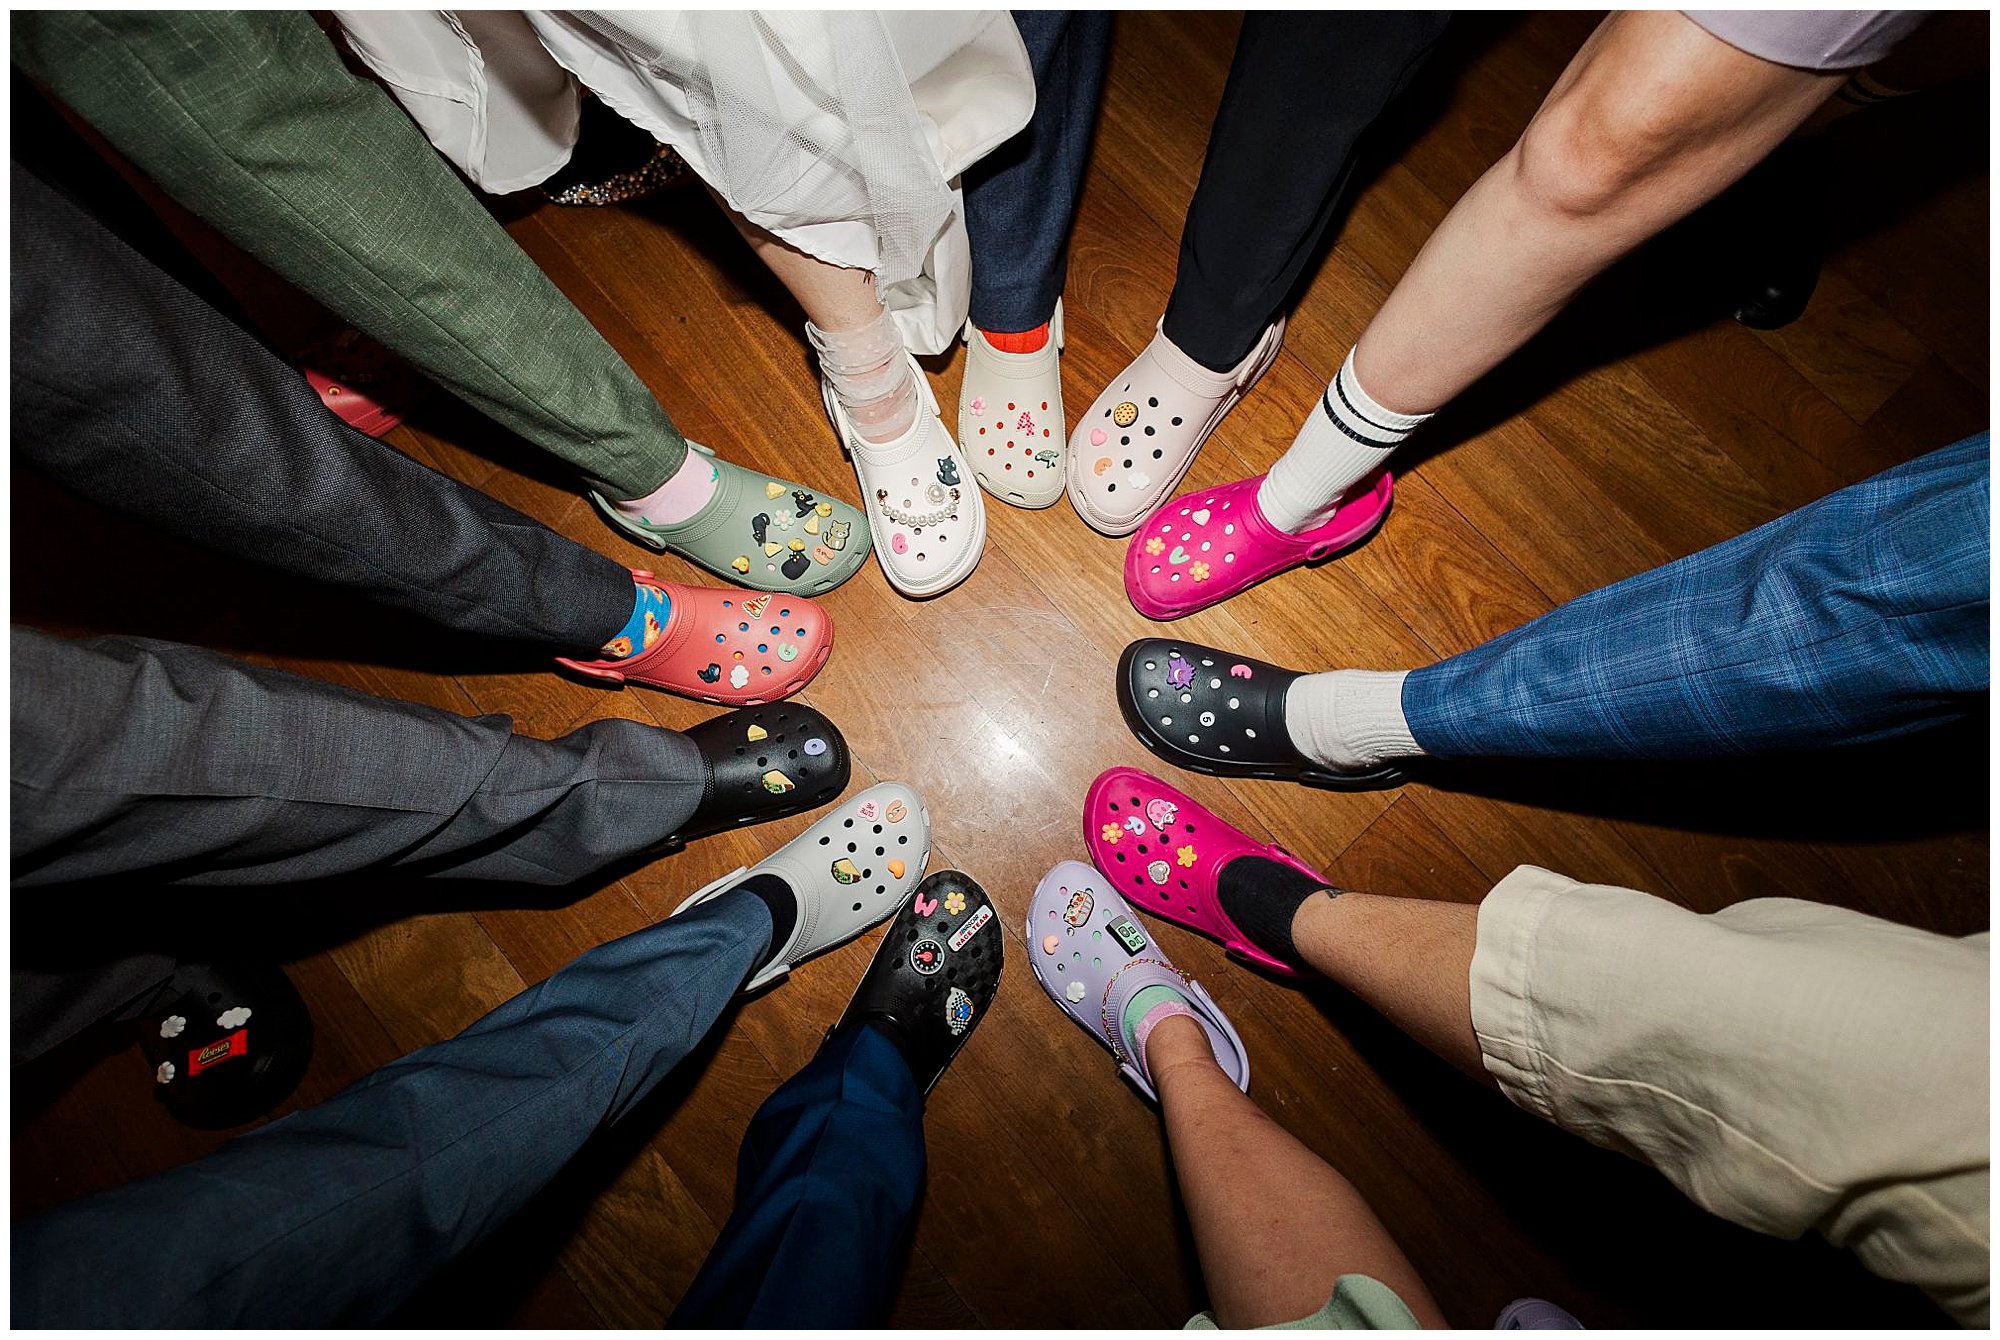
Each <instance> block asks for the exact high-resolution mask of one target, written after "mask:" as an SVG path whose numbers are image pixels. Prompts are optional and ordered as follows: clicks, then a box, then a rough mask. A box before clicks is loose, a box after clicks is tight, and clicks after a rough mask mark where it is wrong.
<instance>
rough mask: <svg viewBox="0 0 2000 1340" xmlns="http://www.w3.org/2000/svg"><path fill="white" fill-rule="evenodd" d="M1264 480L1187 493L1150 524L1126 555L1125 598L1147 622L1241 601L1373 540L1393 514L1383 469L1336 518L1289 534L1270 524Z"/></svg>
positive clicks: (1148, 520)
mask: <svg viewBox="0 0 2000 1340" xmlns="http://www.w3.org/2000/svg"><path fill="white" fill-rule="evenodd" d="M1263 482H1264V476H1262V475H1255V476H1253V477H1251V478H1249V479H1239V480H1237V481H1236V482H1235V483H1234V484H1224V485H1223V486H1222V487H1220V488H1215V489H1205V490H1201V491H1199V492H1195V493H1184V494H1182V495H1181V496H1180V497H1178V498H1175V499H1173V500H1172V501H1171V502H1169V503H1168V504H1167V505H1166V506H1164V507H1162V508H1161V509H1160V510H1159V511H1157V512H1155V513H1153V514H1152V515H1151V516H1150V517H1147V518H1146V524H1145V525H1143V526H1141V527H1140V528H1139V530H1138V532H1137V533H1136V534H1134V535H1133V536H1132V543H1131V545H1130V546H1129V547H1128V548H1127V549H1126V550H1125V594H1126V595H1127V596H1129V597H1130V598H1131V601H1132V608H1134V609H1136V610H1138V611H1139V613H1141V614H1143V615H1145V616H1146V617H1147V618H1149V619H1163V620H1164V619H1178V618H1180V617H1181V616H1182V615H1186V614H1193V613H1194V612H1195V611H1196V610H1201V609H1207V608H1208V607H1209V606H1210V605H1216V604H1220V603H1221V602H1223V601H1225V600H1227V599H1229V598H1230V597H1231V596H1234V595H1240V594H1241V593H1242V592H1244V591H1247V590H1249V589H1250V588H1251V587H1253V586H1255V585H1256V584H1257V583H1258V582H1261V581H1263V580H1264V579H1265V578H1266V577H1274V576H1276V575H1277V574H1278V573H1281V572H1284V571H1285V570H1287V569H1289V568H1295V567H1298V566H1299V565H1300V564H1302V563H1312V562H1316V561H1318V560H1319V559H1322V558H1325V557H1326V556H1327V555H1329V554H1333V553H1337V552H1338V551H1340V550H1342V549H1347V548H1350V547H1352V546H1354V545H1356V544H1359V543H1360V542H1361V541H1362V540H1364V539H1366V538H1368V535H1369V534H1370V532H1372V531H1373V530H1374V529H1375V527H1377V526H1379V525H1381V524H1382V518H1383V517H1384V516H1386V515H1388V512H1389V500H1390V498H1391V497H1392V496H1393V494H1394V492H1395V483H1394V481H1393V480H1392V479H1391V478H1390V475H1389V472H1388V471H1387V470H1384V471H1383V472H1382V473H1381V474H1379V475H1376V476H1375V477H1374V478H1373V479H1372V480H1364V481H1363V482H1362V483H1361V484H1359V485H1357V486H1356V487H1355V488H1354V490H1353V491H1351V492H1350V493H1349V494H1348V496H1347V497H1346V498H1345V499H1344V500H1343V501H1342V502H1341V504H1340V506H1339V508H1338V509H1337V510H1336V511H1335V512H1334V514H1333V519H1332V520H1330V521H1328V522H1327V523H1326V524H1325V525H1323V526H1315V527H1314V528H1313V529H1311V530H1309V531H1306V532H1304V533H1303V534H1300V535H1288V534H1286V533H1285V532H1284V531H1281V530H1279V529H1278V528H1277V527H1275V526H1273V525H1272V524H1271V523H1270V522H1268V521H1266V520H1265V519H1264V514H1263V512H1262V511H1260V510H1258V507H1257V486H1258V485H1259V484H1261V483H1263Z"/></svg>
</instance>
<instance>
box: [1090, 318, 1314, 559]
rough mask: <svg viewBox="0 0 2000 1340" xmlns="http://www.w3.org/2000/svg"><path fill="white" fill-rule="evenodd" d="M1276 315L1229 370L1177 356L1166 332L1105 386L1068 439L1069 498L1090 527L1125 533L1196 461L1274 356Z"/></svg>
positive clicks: (1279, 337)
mask: <svg viewBox="0 0 2000 1340" xmlns="http://www.w3.org/2000/svg"><path fill="white" fill-rule="evenodd" d="M1284 339H1285V318H1284V316H1283V315H1282V314H1281V315H1280V316H1279V317H1278V319H1277V321H1276V322H1274V323H1273V324H1272V325H1271V327H1270V329H1268V330H1266V331H1265V332H1264V334H1263V336H1262V337H1261V338H1259V339H1258V341H1257V347H1256V348H1254V349H1252V350H1251V351H1250V352H1249V353H1247V354H1245V355H1244V356H1243V361H1242V362H1241V363H1238V364H1237V365H1236V366H1235V367H1233V368H1231V369H1230V370H1229V371H1227V372H1211V371H1209V369H1207V368H1205V367H1203V366H1202V365H1201V364H1199V363H1197V362H1195V361H1194V360H1193V359H1192V358H1189V357H1188V356H1187V355H1186V354H1184V353H1182V352H1181V351H1180V349H1179V347H1178V346H1176V345H1175V344H1174V342H1173V341H1172V340H1170V339H1168V338H1167V336H1166V332H1165V331H1164V330H1156V331H1155V332H1154V334H1153V341H1152V343H1151V344H1148V345H1147V346H1146V347H1145V348H1144V349H1143V350H1141V351H1140V353H1139V356H1138V357H1137V358H1135V359H1133V360H1132V362H1131V365H1130V366H1128V367H1127V368H1126V369H1125V370H1124V371H1123V372H1121V373H1119V374H1118V375H1117V376H1116V377H1114V378H1113V379H1112V381H1111V385H1109V386H1107V387H1105V388H1104V394H1102V395H1100V396H1098V397H1097V399H1096V400H1095V401H1094V402H1093V403H1092V404H1091V406H1090V408H1089V409H1087V410H1085V411H1084V414H1083V417H1082V418H1081V419H1079V420H1077V424H1076V432H1075V433H1074V434H1072V435H1071V437H1070V442H1069V469H1068V471H1067V475H1068V484H1069V500H1070V503H1071V505H1072V506H1074V507H1075V508H1076V514H1077V515H1078V516H1080V517H1082V518H1083V519H1084V521H1085V522H1087V523H1088V524H1089V525H1090V527H1091V529H1093V530H1096V531H1098V532H1100V533H1102V534H1105V535H1130V534H1131V533H1132V532H1133V531H1135V530H1137V529H1139V523H1140V522H1142V521H1144V520H1145V519H1146V518H1147V517H1148V516H1151V515H1152V513H1153V510H1154V509H1155V508H1157V507H1158V506H1159V505H1160V504H1161V503H1163V502H1165V501H1166V500H1167V499H1169V498H1171V497H1173V496H1174V490H1175V489H1176V488H1178V487H1179V486H1180V482H1181V480H1182V478H1183V477H1185V476H1186V474H1187V472H1188V467H1189V466H1191V465H1193V464H1194V454H1195V453H1196V452H1197V451H1200V450H1201V444H1202V443H1204V442H1206V441H1207V440H1208V435H1209V434H1210V433H1212V432H1214V431H1215V426H1216V425H1217V424H1219V423H1221V422H1222V416H1223V415H1225V414H1227V413H1229V411H1230V410H1231V409H1233V408H1234V407H1235V405H1236V402H1237V401H1239V400H1241V399H1242V398H1243V395H1244V392H1246V391H1248V390H1249V389H1250V388H1251V387H1252V386H1255V385H1256V384H1257V379H1258V378H1259V377H1262V376H1263V375H1264V374H1265V373H1266V372H1268V371H1269V370H1270V367H1271V364H1272V363H1274V362H1276V361H1277V358H1278V347H1279V345H1281V344H1283V343H1284Z"/></svg>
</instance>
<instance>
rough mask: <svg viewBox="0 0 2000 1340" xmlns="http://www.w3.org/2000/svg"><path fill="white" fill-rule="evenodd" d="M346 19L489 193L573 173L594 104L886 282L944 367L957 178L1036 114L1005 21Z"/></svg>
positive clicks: (757, 210) (907, 17)
mask: <svg viewBox="0 0 2000 1340" xmlns="http://www.w3.org/2000/svg"><path fill="white" fill-rule="evenodd" d="M336 13H337V16H338V18H339V20H340V23H341V26H342V28H343V29H344V30H345V31H346V33H347V36H348V40H349V42H350V44H351V45H352V46H353V48H354V50H355V52H356V54H357V55H359V56H360V57H361V59H362V60H363V61H365V62H366V63H367V64H368V66H369V67H370V68H371V69H373V70H374V71H375V72H376V73H377V74H378V75H380V76H381V78H382V79H383V80H384V82H386V83H387V84H388V85H389V86H390V89H391V90H392V91H393V92H394V93H395V95H396V97H397V98H398V100H399V101H401V102H402V104H403V106H404V108H405V109H406V110H408V112H409V113H410V115H411V116H412V117H413V118H414V119H415V120H416V122H417V124H418V125H419V126H421V127H422V128H423V130H424V133H425V134H426V135H428V136H429V137H430V140H431V143H432V144H433V145H435V146H436V147H437V149H438V151H439V152H440V153H442V154H443V155H444V156H445V157H446V158H448V159H450V160H451V161H452V162H453V163H454V164H456V165H457V166H458V168H459V169H460V170H461V171H463V172H464V173H465V174H466V176H467V177H469V178H471V180H472V181H473V182H474V183H476V184H477V185H479V186H480V187H482V188H483V189H485V190H489V191H494V192H505V191H518V190H522V189H525V188H526V187H530V186H533V185H535V184H536V183H538V182H541V181H543V180H545V179H546V178H548V177H549V176H550V175H551V174H552V173H554V172H555V171H556V170H557V169H559V168H560V167H562V166H563V164H564V163H566V162H568V161H569V155H570V151H571V149H572V147H573V146H574V144H575V142H576V134H577V120H578V107H579V99H580V96H581V89H582V88H589V89H590V90H591V91H592V92H594V93H596V94H597V96H598V97H599V98H600V99H602V100H603V101H604V103H605V104H606V105H607V106H609V107H611V108H613V109H615V110H616V111H618V112H620V113H622V114H623V115H624V116H625V117H627V118H628V119H630V120H631V121H632V122H633V123H635V124H636V125H639V126H641V127H642V128H644V129H645V130H647V131H649V132H651V133H652V134H653V135H654V136H655V137H656V138H657V139H659V140H661V141H662V142H663V143H666V144H670V145H672V146H673V147H674V149H675V150H676V151H678V152H679V154H680V155H681V157H682V158H684V159H686V160H687V163H688V166H689V167H691V168H692V169H693V170H694V171H695V172H697V173H698V174H700V176H701V177H702V179H703V180H704V181H706V182H707V183H708V184H709V186H710V187H711V188H713V189H714V191H715V192H716V194H717V195H719V196H721V197H722V199H723V200H725V201H727V202H728V204H729V205H730V207H731V208H732V209H734V210H736V211H737V212H738V213H739V214H741V215H743V217H745V218H747V219H749V220H750V221H751V222H752V223H755V224H757V225H759V226H760V227H763V228H765V229H767V230H769V231H770V232H772V233H774V234H776V235H777V236H779V237H781V238H783V239H784V240H785V241H786V242H787V243H789V244H790V245H792V246H794V247H797V248H798V249H799V250H801V251H804V252H806V253H807V254H809V255H812V256H816V257H818V258H819V259H821V260H824V261H827V262H829V263H831V264H834V265H841V266H847V267H850V268H854V269H865V270H869V271H872V272H873V273H874V274H875V276H876V280H877V291H878V292H879V293H880V294H881V296H882V299H883V301H884V303H886V304H887V305H888V307H889V309H890V310H891V311H892V312H894V313H895V317H896V323H897V326H898V328H899V329H900V330H901V331H902V334H903V340H904V343H905V344H907V345H908V346H909V348H910V349H911V350H912V351H913V352H916V353H920V354H935V353H941V352H943V351H944V350H945V349H946V348H948V347H949V346H950V344H951V342H952V341H953V340H954V339H956V338H957V336H958V332H959V329H960V328H961V327H962V326H963V325H964V323H965V317H966V306H967V302H968V300H969V295H970V282H971V255H970V249H969V247H968V245H967V242H966V235H965V218H964V201H963V197H962V196H961V194H960V192H959V189H958V174H959V173H960V172H962V171H964V170H965V168H967V167H968V166H970V165H971V164H973V163H975V162H977V161H978V160H979V159H980V158H982V157H983V156H985V155H986V154H987V153H989V152H991V151H992V150H993V149H994V148H995V147H997V146H998V145H999V144H1000V143H1001V142H1002V141H1004V140H1006V139H1007V138H1009V137H1010V136H1012V135H1013V134H1014V133H1015V132H1016V131H1018V130H1020V129H1021V128H1022V127H1023V126H1025V125H1026V124H1027V122H1028V119H1029V117H1030V116H1031V115H1033V112H1034V105H1035V85H1034V74H1033V72H1032V70H1031V69H1030V67H1029V64H1028V56H1027V51H1026V49H1025V48H1024V47H1023V46H1022V45H1021V39H1020V35H1019V34H1018V33H1016V32H1015V30H1014V24H1013V20H1012V19H1011V18H1009V17H1008V14H1007V12H1006V11H1005V10H972V11H944V12H917V13H913V12H905V11H869V10H860V11H853V10H847V11H831V12H798V11H790V10H785V11H754V10H737V11H718V10H699V11H696V10H657V11H608V10H607V11H553V10H531V11H528V12H526V13H522V12H517V11H443V10H420V11H399V12H391V11H381V10H340V11H336Z"/></svg>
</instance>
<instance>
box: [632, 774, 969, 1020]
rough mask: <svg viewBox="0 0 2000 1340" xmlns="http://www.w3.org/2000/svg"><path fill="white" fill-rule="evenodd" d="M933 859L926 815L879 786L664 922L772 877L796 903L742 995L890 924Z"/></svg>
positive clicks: (891, 786) (906, 792)
mask: <svg viewBox="0 0 2000 1340" xmlns="http://www.w3.org/2000/svg"><path fill="white" fill-rule="evenodd" d="M930 859H931V813H930V810H929V809H928V808H926V807H925V805H924V798H923V797H922V796H920V795H918V794H917V792H916V789H915V788H913V787H909V786H905V785H904V784H903V783H901V782H879V783H877V784H876V785H874V786H871V787H869V788H868V789H867V790H866V791H863V792H862V793H861V794H860V795H858V796H855V797H854V798H853V799H852V800H845V801H842V802H841V803H840V804H838V805H836V806H835V807H834V808H833V809H831V810H829V811H827V813H826V814H825V815H824V816H822V817H821V818H820V820H819V822H818V823H815V824H814V825H813V826H812V827H811V828H808V829H807V830H806V831H805V832H803V833H801V834H799V835H798V836H797V837H795V838H793V839H792V840H791V841H790V842H787V843H786V844H785V845H784V846H782V847H780V848H778V849H777V850H776V851H774V852H772V853H771V854H770V855H769V856H767V857H765V858H764V859H763V860H761V861H759V862H758V863H757V864H756V865H754V866H745V867H742V868H739V869H736V870H732V871H730V872H729V873H728V874H726V875H724V876H723V877H722V878H721V879H718V880H716V881H715V882H714V883H713V884H710V885H707V886H706V887H704V888H701V889H698V890H696V891H695V892H694V893H691V894H689V895H688V897H687V899H686V901H684V902H682V903H681V905H680V906H679V907H676V908H675V909H674V910H673V911H672V912H670V913H668V914H667V915H668V916H674V917H677V916H679V915H680V914H681V913H683V912H685V911H687V910H688V909H689V908H690V907H693V906H695V905H696V904H697V903H705V902H707V901H708V900H709V899H711V898H713V897H715V896H717V895H718V894H723V893H727V892H728V891H729V890H731V889H733V888H735V887H736V886H737V885H738V884H741V883H742V882H743V881H744V880H746V879H748V878H750V876H752V875H776V876H777V877H778V878H780V879H782V880H784V881H785V883H786V884H787V885H789V886H790V888H791V890H792V892H793V893H794V894H795V895H797V897H798V900H799V916H798V921H797V923H796V924H794V925H793V927H792V934H791V937H790V938H789V939H787V940H786V941H785V943H784V945H783V946H782V947H778V948H776V949H775V950H774V952H773V953H772V955H771V961H770V963H768V964H767V965H766V966H765V967H764V970H763V971H762V972H759V973H758V974H757V975H756V976H755V977H752V978H751V979H750V983H749V985H747V986H745V987H744V988H743V990H744V991H745V992H746V993H747V992H751V991H756V990H758V989H759V988H761V987H765V986H768V985H770V984H771V983H772V982H775V981H777V980H778V979H779V978H780V977H783V976H784V975H785V974H786V973H788V972H790V971H791V970H792V968H793V967H794V966H795V965H797V964H800V963H803V962H805V961H806V960H807V959H809V958H811V957H812V956H813V955H815V954H823V953H825V952H826V951H827V950H829V949H832V948H834V947H835V946H836V945H844V944H846V943H847V942H848V941H849V940H852V939H853V938H854V937H855V936H857V935H859V934H861V932H863V931H865V930H867V929H868V928H869V927H870V926H873V925H875V924H876V923H877V922H880V921H887V920H888V919H889V916H890V915H891V914H892V913H893V912H895V910H896V909H897V908H898V907H901V906H902V905H903V904H904V903H905V902H907V901H909V898H910V895H911V893H912V892H913V891H914V890H915V889H916V887H917V885H919V884H921V883H922V882H923V878H924V867H925V866H926V865H928V864H930Z"/></svg>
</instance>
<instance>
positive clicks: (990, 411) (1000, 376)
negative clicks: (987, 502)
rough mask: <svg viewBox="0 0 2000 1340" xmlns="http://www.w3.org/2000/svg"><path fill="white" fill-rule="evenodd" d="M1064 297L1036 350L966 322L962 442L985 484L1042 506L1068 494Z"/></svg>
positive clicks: (1021, 503) (1006, 497)
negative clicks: (1008, 347) (1016, 349)
mask: <svg viewBox="0 0 2000 1340" xmlns="http://www.w3.org/2000/svg"><path fill="white" fill-rule="evenodd" d="M1062 342H1063V312H1062V300H1061V299H1060V298H1058V299H1057V300H1056V311H1055V315H1054V316H1053V317H1051V318H1049V341H1048V343H1047V344H1044V345H1043V346H1042V347H1041V348H1040V349H1037V350H1036V351H1035V352H1034V353H1032V354H1010V353H1006V352H1005V351H1003V350H999V349H995V348H994V347H993V345H992V344H991V342H989V341H988V340H987V338H986V335H985V333H984V332H983V331H981V330H980V329H979V328H978V327H976V326H974V325H973V324H972V323H971V322H970V321H968V322H966V323H965V380H964V381H963V382H962V383H960V385H959V389H958V445H959V448H960V449H961V450H963V451H964V452H965V455H966V458H967V459H969V460H970V461H971V462H972V471H973V474H974V475H976V476H977V477H978V479H979V486H980V487H981V488H983V489H985V490H986V491H987V492H988V493H990V494H992V495H993V496H994V497H996V498H998V499H1000V501H1002V502H1005V503H1012V504H1013V505H1014V506H1016V507H1027V508H1043V507H1048V506H1050V505H1052V504H1053V503H1054V502H1055V501H1056V500H1057V499H1058V498H1060V497H1062V495H1063V456H1064V454H1065V453H1066V451H1067V448H1068V444H1069V429H1068V428H1067V427H1065V424H1064V419H1063V400H1062V358H1061V354H1062Z"/></svg>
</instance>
